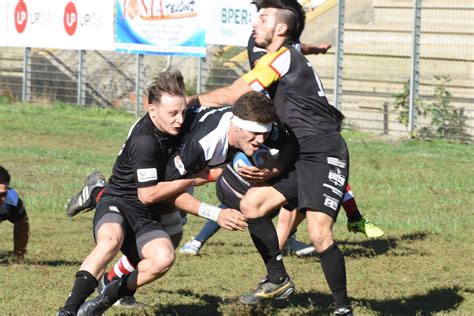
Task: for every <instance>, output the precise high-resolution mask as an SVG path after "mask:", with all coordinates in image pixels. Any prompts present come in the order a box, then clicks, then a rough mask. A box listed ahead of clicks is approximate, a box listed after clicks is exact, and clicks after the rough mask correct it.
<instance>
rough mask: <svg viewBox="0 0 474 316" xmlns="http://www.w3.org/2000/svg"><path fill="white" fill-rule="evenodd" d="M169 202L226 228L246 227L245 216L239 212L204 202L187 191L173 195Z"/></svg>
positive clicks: (241, 228) (240, 228) (237, 228)
mask: <svg viewBox="0 0 474 316" xmlns="http://www.w3.org/2000/svg"><path fill="white" fill-rule="evenodd" d="M171 202H172V203H173V204H174V205H175V206H176V207H177V208H179V209H180V210H182V211H184V212H186V213H189V214H193V215H197V216H200V217H203V218H207V219H210V220H213V221H215V222H217V223H218V224H219V226H221V227H222V228H225V229H228V230H245V228H246V227H247V223H246V218H245V216H244V215H243V214H242V213H241V212H239V211H237V210H234V209H230V208H227V209H221V208H218V207H216V206H213V205H209V204H206V203H204V202H201V201H199V200H198V199H196V198H195V197H193V196H192V195H191V194H189V193H187V192H183V193H181V194H179V195H176V196H174V197H173V198H172V199H171Z"/></svg>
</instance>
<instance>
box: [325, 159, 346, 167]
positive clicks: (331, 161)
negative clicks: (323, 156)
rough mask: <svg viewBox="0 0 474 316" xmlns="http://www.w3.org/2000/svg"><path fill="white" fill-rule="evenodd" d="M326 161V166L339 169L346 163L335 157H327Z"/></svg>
mask: <svg viewBox="0 0 474 316" xmlns="http://www.w3.org/2000/svg"><path fill="white" fill-rule="evenodd" d="M327 161H328V164H330V165H333V166H336V167H339V168H345V167H346V162H345V161H343V160H340V159H338V158H336V157H327Z"/></svg>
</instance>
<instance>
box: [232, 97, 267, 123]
mask: <svg viewBox="0 0 474 316" xmlns="http://www.w3.org/2000/svg"><path fill="white" fill-rule="evenodd" d="M232 113H233V114H234V115H235V116H238V117H239V118H241V119H243V120H248V121H253V122H257V123H261V124H266V123H271V122H273V121H275V120H276V112H275V107H274V106H273V103H272V102H271V101H270V100H269V99H268V98H267V97H266V96H265V95H264V94H263V93H260V92H256V91H251V92H247V93H246V94H244V95H242V96H241V97H240V98H239V99H238V100H237V101H235V103H234V106H233V107H232Z"/></svg>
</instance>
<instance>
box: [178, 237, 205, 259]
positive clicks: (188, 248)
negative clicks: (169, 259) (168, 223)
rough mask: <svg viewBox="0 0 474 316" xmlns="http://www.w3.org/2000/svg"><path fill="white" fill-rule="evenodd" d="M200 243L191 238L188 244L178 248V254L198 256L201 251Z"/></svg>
mask: <svg viewBox="0 0 474 316" xmlns="http://www.w3.org/2000/svg"><path fill="white" fill-rule="evenodd" d="M201 247H202V242H200V241H199V240H196V239H194V238H191V239H190V240H189V241H188V242H186V243H185V244H184V245H183V247H181V248H179V253H182V254H184V255H188V256H197V255H199V251H200V250H201Z"/></svg>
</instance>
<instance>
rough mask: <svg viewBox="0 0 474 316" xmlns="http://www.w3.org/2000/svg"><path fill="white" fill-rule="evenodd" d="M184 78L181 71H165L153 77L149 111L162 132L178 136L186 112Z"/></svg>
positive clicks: (149, 94)
mask: <svg viewBox="0 0 474 316" xmlns="http://www.w3.org/2000/svg"><path fill="white" fill-rule="evenodd" d="M185 94H186V91H185V87H184V79H183V76H182V75H181V73H180V72H179V71H176V72H170V71H165V72H162V73H160V74H159V75H158V76H156V77H155V78H153V82H152V84H151V85H150V86H149V88H148V112H149V115H150V117H151V120H152V121H153V123H154V124H155V126H156V127H157V128H158V129H159V130H161V131H162V132H164V133H166V134H169V135H172V136H176V135H178V134H179V132H180V131H181V127H182V125H183V122H184V116H185V113H186V96H185Z"/></svg>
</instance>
